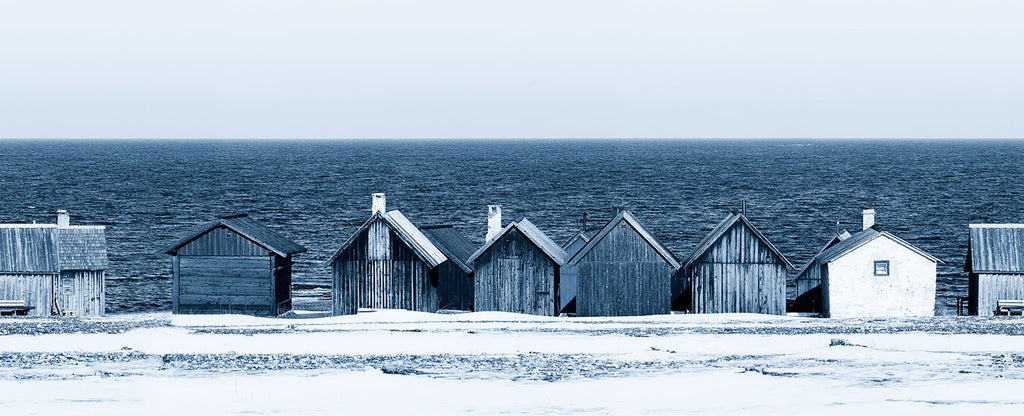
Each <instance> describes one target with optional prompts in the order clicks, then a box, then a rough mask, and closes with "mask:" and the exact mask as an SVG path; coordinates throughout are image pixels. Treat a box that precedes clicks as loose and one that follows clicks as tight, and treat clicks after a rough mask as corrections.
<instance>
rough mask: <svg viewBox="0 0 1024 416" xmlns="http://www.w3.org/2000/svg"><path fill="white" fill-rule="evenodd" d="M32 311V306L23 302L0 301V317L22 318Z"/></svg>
mask: <svg viewBox="0 0 1024 416" xmlns="http://www.w3.org/2000/svg"><path fill="white" fill-rule="evenodd" d="M33 309H35V307H34V306H27V305H25V301H23V300H0V316H15V315H19V316H24V315H28V311H30V310H33Z"/></svg>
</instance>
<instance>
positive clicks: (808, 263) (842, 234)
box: [796, 230, 851, 278]
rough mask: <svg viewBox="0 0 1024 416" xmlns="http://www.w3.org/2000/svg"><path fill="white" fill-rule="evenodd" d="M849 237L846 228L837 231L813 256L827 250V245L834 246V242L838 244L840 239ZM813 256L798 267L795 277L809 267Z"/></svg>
mask: <svg viewBox="0 0 1024 416" xmlns="http://www.w3.org/2000/svg"><path fill="white" fill-rule="evenodd" d="M850 237H851V234H850V232H849V231H846V230H843V231H842V232H841V233H839V235H836V236H834V237H832V239H831V240H828V243H825V245H824V246H822V247H821V250H818V252H817V253H814V256H815V257H817V256H818V255H819V254H821V253H822V252H823V251H825V250H828V249H829V247H832V246H834V245H836V244H839V243H840V242H841V241H843V240H845V239H847V238H850ZM815 257H811V259H810V260H808V261H807V263H805V264H804V267H802V268H800V272H799V273H797V274H796V275H797V278H799V277H800V276H803V275H804V272H806V271H807V269H808V268H809V267H811V265H812V264H814V262H815V260H814V259H815Z"/></svg>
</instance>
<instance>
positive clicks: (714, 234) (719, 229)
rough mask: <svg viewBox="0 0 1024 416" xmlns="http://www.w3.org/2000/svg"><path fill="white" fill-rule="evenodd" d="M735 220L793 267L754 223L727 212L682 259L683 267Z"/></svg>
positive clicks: (711, 244)
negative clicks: (683, 259)
mask: <svg viewBox="0 0 1024 416" xmlns="http://www.w3.org/2000/svg"><path fill="white" fill-rule="evenodd" d="M736 222H740V223H742V224H743V225H744V226H745V227H747V229H749V230H750V231H751V232H753V233H754V235H755V236H757V238H758V239H759V240H761V242H762V243H764V245H766V246H768V249H769V250H770V251H771V252H772V253H774V254H775V255H776V256H778V258H779V259H781V260H782V262H783V263H785V264H786V267H788V268H790V269H792V268H793V264H792V263H790V262H789V260H787V259H786V256H784V255H782V252H780V251H779V249H778V248H775V244H772V242H771V241H769V240H768V237H765V236H764V234H761V231H759V230H758V229H757V227H754V224H751V223H750V220H748V219H747V217H746V216H745V215H743V214H729V215H728V216H727V217H725V219H723V220H722V221H721V222H719V223H718V225H717V226H715V228H714V229H712V230H711V232H710V233H708V235H706V236H704V238H703V239H702V240H700V242H699V243H697V247H696V248H695V249H694V250H693V252H692V253H690V255H689V256H688V257H687V258H686V260H685V261H683V267H688V266H689V265H690V264H692V263H693V262H694V261H697V259H698V258H700V256H702V255H704V253H705V252H706V251H708V249H710V248H711V247H712V246H714V245H715V242H717V241H718V239H719V238H722V235H723V234H725V232H726V231H729V229H730V228H732V226H733V225H734V224H736Z"/></svg>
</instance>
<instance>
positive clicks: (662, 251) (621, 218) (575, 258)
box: [566, 210, 679, 269]
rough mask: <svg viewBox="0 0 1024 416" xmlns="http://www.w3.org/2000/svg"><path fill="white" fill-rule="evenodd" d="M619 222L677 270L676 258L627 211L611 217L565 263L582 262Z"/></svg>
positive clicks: (677, 261) (677, 262)
mask: <svg viewBox="0 0 1024 416" xmlns="http://www.w3.org/2000/svg"><path fill="white" fill-rule="evenodd" d="M620 222H625V223H626V224H629V226H630V227H632V228H633V229H634V230H636V232H637V233H638V234H640V237H641V238H642V239H643V240H644V241H645V242H647V244H649V245H650V246H651V248H653V249H654V251H656V252H657V253H658V255H660V256H661V257H662V258H663V259H664V260H665V262H667V263H668V264H669V265H671V266H672V267H673V268H675V269H678V268H679V260H678V259H676V256H675V255H674V254H672V252H671V251H668V249H667V248H665V246H663V245H661V243H660V242H658V240H657V239H655V238H654V236H653V235H651V232H650V231H647V228H646V227H644V225H643V224H641V223H640V220H638V219H636V217H634V216H633V214H632V213H630V212H629V211H628V210H622V211H620V212H619V213H618V214H616V215H615V217H613V218H612V219H611V220H610V221H608V223H607V224H605V226H604V227H603V228H601V231H598V233H597V234H596V235H594V237H593V238H591V239H590V241H589V242H587V245H585V246H583V248H581V249H580V251H578V252H576V253H575V254H573V255H572V257H571V258H569V260H568V261H567V262H566V263H567V264H576V263H579V261H580V260H582V259H583V257H584V256H586V255H587V253H589V252H590V250H593V249H594V247H597V245H598V244H600V243H601V240H603V239H604V238H605V237H606V236H607V235H608V234H609V233H611V231H612V230H614V229H615V226H616V225H618V224H619V223H620Z"/></svg>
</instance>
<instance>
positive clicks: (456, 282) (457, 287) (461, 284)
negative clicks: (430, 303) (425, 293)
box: [437, 260, 473, 311]
mask: <svg viewBox="0 0 1024 416" xmlns="http://www.w3.org/2000/svg"><path fill="white" fill-rule="evenodd" d="M437 282H438V283H437V293H438V296H440V305H441V307H440V309H450V310H459V311H471V310H473V278H472V277H471V276H470V275H469V274H468V273H466V272H465V271H464V270H462V268H460V267H459V266H458V265H457V264H455V263H454V262H452V261H451V260H448V261H446V262H444V263H441V265H440V266H438V268H437Z"/></svg>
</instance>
